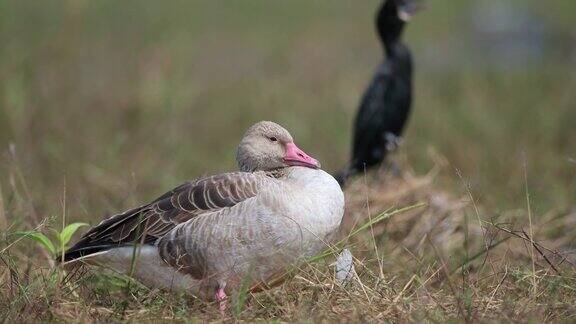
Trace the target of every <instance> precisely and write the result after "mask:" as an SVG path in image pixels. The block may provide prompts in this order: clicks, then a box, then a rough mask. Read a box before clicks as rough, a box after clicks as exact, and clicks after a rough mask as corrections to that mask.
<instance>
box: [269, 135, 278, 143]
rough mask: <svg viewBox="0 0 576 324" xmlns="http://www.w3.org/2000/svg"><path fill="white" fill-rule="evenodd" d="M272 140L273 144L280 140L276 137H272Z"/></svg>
mask: <svg viewBox="0 0 576 324" xmlns="http://www.w3.org/2000/svg"><path fill="white" fill-rule="evenodd" d="M270 140H271V141H272V142H276V141H277V140H278V139H277V138H276V137H274V136H272V137H270Z"/></svg>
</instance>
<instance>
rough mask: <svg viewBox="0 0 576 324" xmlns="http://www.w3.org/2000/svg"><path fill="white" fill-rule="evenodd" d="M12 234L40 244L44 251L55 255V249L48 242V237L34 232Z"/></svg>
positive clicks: (50, 242)
mask: <svg viewBox="0 0 576 324" xmlns="http://www.w3.org/2000/svg"><path fill="white" fill-rule="evenodd" d="M14 234H15V235H20V236H24V237H27V238H30V239H32V240H34V241H36V242H38V243H40V245H42V246H43V247H44V248H45V249H46V250H48V251H49V252H50V254H52V255H56V247H55V246H54V244H53V243H52V241H50V239H49V238H48V236H46V235H44V234H42V233H40V232H36V231H28V232H16V233H14Z"/></svg>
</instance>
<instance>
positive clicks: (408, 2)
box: [398, 0, 424, 22]
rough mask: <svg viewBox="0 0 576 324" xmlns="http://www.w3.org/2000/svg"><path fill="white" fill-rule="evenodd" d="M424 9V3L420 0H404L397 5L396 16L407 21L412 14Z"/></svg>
mask: <svg viewBox="0 0 576 324" xmlns="http://www.w3.org/2000/svg"><path fill="white" fill-rule="evenodd" d="M422 9H424V4H423V3H422V2H421V1H415V0H405V1H402V3H401V4H400V5H399V6H398V18H399V19H400V20H402V21H404V22H409V21H410V20H411V19H412V16H413V15H414V14H415V13H416V12H418V11H420V10H422Z"/></svg>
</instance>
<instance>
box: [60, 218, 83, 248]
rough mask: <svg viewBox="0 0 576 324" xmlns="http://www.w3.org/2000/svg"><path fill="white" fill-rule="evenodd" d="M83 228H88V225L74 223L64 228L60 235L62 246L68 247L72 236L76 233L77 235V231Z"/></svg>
mask: <svg viewBox="0 0 576 324" xmlns="http://www.w3.org/2000/svg"><path fill="white" fill-rule="evenodd" d="M82 226H88V224H86V223H72V224H69V225H68V226H66V227H64V229H63V230H62V232H61V233H60V235H58V238H59V239H60V244H61V246H62V247H64V246H66V244H68V242H70V239H71V238H72V235H74V233H76V231H77V230H78V229H79V228H80V227H82Z"/></svg>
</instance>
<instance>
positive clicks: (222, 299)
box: [215, 288, 228, 313]
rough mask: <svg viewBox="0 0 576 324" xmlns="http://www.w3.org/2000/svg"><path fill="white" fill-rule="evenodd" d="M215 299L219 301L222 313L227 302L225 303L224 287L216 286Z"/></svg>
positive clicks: (226, 297)
mask: <svg viewBox="0 0 576 324" xmlns="http://www.w3.org/2000/svg"><path fill="white" fill-rule="evenodd" d="M215 297H216V301H217V302H219V303H220V305H219V309H220V312H221V313H224V311H225V310H226V308H227V306H228V303H227V299H228V296H226V293H225V292H224V288H218V289H217V290H216V295H215Z"/></svg>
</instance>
